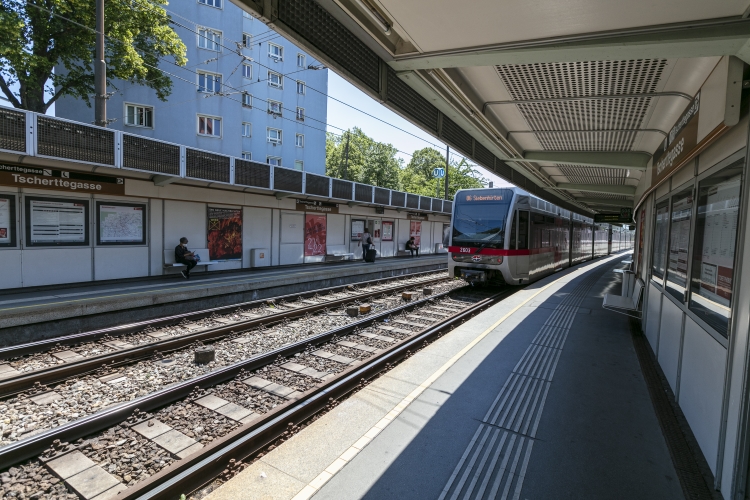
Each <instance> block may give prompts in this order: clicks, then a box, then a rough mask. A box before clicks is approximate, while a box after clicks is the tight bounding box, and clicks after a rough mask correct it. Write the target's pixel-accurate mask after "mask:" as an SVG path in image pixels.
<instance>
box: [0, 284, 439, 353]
mask: <svg viewBox="0 0 750 500" xmlns="http://www.w3.org/2000/svg"><path fill="white" fill-rule="evenodd" d="M436 272H441V271H435V270H432V271H421V272H418V273H410V274H404V275H401V276H392V277H390V278H378V279H375V280H369V281H360V282H358V283H349V284H346V285H337V286H331V287H326V288H320V289H318V290H310V291H307V292H301V293H290V294H286V295H279V296H276V297H269V298H265V299H258V300H252V301H248V302H241V303H239V304H232V305H228V306H220V307H212V308H210V309H202V310H200V311H193V312H189V313H182V314H175V315H172V316H164V317H161V318H154V319H149V320H144V321H137V322H135V323H127V324H124V325H118V326H110V327H107V328H102V329H99V330H91V331H88V332H83V333H81V332H78V333H74V334H70V335H65V336H61V337H55V338H52V339H45V340H39V341H36V342H28V343H25V344H19V345H15V346H4V347H0V360H2V359H8V358H14V357H19V356H24V355H26V354H34V353H37V352H43V351H45V350H47V349H50V348H51V347H54V346H55V345H57V344H60V345H75V344H80V343H82V342H88V341H92V340H98V339H100V338H103V337H105V336H107V335H111V336H113V337H116V336H121V335H127V334H128V333H136V332H138V331H140V330H141V329H142V328H145V327H148V326H152V327H154V328H159V327H164V326H169V325H172V324H175V323H179V322H180V321H182V320H191V321H192V320H199V319H203V318H206V317H209V316H211V315H212V314H214V313H217V314H219V313H221V314H228V313H231V312H233V311H234V310H237V309H240V308H243V307H251V306H255V305H260V304H264V303H266V302H268V301H279V300H290V299H297V298H310V297H314V296H315V295H318V294H320V293H329V292H336V291H340V290H344V289H346V288H347V287H351V286H364V285H369V284H371V283H379V282H384V281H389V280H397V279H411V278H417V277H419V276H423V275H428V274H433V273H436Z"/></svg>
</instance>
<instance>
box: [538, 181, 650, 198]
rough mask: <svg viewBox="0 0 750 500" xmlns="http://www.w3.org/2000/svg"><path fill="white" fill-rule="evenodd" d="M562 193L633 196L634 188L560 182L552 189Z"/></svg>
mask: <svg viewBox="0 0 750 500" xmlns="http://www.w3.org/2000/svg"><path fill="white" fill-rule="evenodd" d="M546 189H562V190H564V191H583V192H588V193H606V194H624V195H626V196H634V195H635V186H623V185H609V184H571V183H566V182H560V183H558V184H557V186H555V187H554V188H546Z"/></svg>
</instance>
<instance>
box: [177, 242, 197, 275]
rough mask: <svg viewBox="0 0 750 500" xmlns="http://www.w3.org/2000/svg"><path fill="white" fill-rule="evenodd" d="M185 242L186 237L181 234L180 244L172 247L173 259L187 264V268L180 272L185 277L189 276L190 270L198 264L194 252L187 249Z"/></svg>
mask: <svg viewBox="0 0 750 500" xmlns="http://www.w3.org/2000/svg"><path fill="white" fill-rule="evenodd" d="M187 243H188V239H187V238H185V237H184V236H183V237H182V238H180V244H179V245H177V246H176V247H175V248H174V261H175V262H179V263H180V264H185V265H186V266H187V269H185V270H184V271H182V272H181V274H182V277H183V278H185V279H188V278H190V270H191V269H192V268H194V267H195V266H196V264H198V262H196V260H195V253H193V252H191V251H190V250H188V247H187Z"/></svg>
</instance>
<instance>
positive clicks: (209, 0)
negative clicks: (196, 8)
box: [198, 0, 221, 9]
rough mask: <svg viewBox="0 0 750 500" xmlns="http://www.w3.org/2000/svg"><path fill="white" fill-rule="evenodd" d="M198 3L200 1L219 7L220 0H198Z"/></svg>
mask: <svg viewBox="0 0 750 500" xmlns="http://www.w3.org/2000/svg"><path fill="white" fill-rule="evenodd" d="M198 3H202V4H203V5H210V6H211V7H216V8H217V9H221V0H198Z"/></svg>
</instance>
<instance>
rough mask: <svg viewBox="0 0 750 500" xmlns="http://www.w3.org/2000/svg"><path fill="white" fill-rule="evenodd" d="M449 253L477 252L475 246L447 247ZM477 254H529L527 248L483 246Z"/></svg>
mask: <svg viewBox="0 0 750 500" xmlns="http://www.w3.org/2000/svg"><path fill="white" fill-rule="evenodd" d="M448 251H449V252H450V253H460V254H469V255H474V254H476V253H477V248H476V247H448ZM479 255H504V256H508V255H531V251H529V250H503V249H498V248H483V249H482V250H480V251H479Z"/></svg>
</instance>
